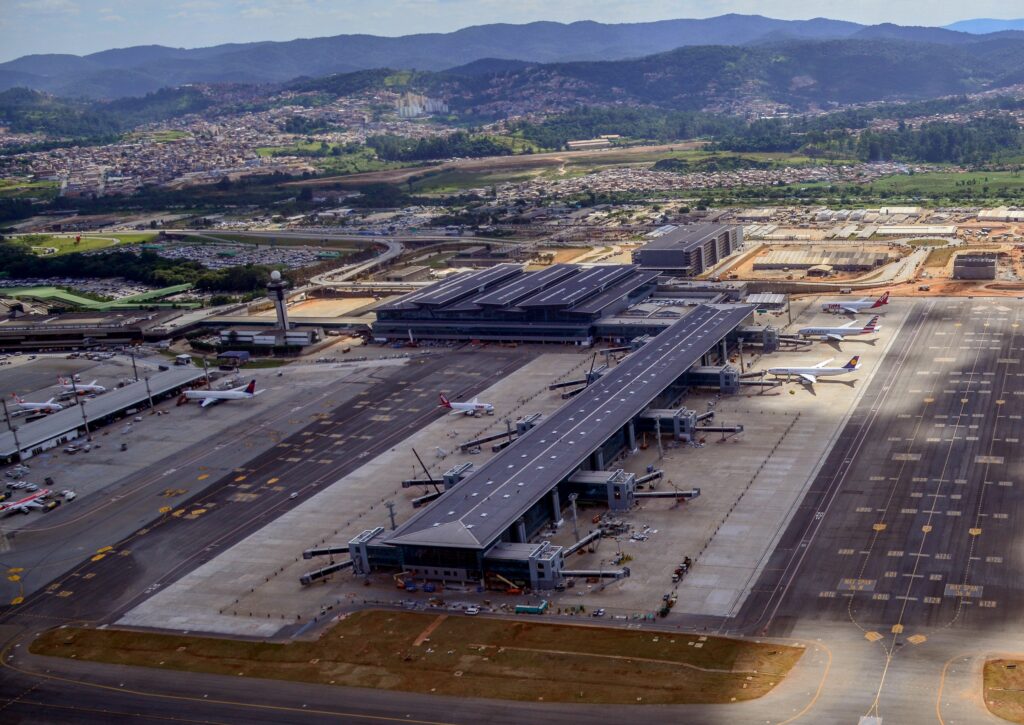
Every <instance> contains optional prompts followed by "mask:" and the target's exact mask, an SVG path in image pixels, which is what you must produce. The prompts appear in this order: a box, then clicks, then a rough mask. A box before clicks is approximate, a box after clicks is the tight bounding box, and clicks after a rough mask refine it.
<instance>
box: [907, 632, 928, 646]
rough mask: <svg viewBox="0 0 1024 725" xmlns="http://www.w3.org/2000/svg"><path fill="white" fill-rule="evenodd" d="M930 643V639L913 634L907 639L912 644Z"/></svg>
mask: <svg viewBox="0 0 1024 725" xmlns="http://www.w3.org/2000/svg"><path fill="white" fill-rule="evenodd" d="M927 641H928V638H927V637H926V636H924V635H923V634H912V635H910V636H909V637H907V642H909V643H910V644H924V643H925V642H927Z"/></svg>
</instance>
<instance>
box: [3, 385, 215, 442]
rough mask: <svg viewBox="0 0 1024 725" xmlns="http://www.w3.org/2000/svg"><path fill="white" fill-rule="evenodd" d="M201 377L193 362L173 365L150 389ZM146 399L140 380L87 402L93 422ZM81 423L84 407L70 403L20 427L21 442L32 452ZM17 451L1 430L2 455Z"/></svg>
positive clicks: (11, 437)
mask: <svg viewBox="0 0 1024 725" xmlns="http://www.w3.org/2000/svg"><path fill="white" fill-rule="evenodd" d="M201 377H203V371H202V370H198V369H196V368H194V367H192V366H191V365H189V366H183V367H172V368H171V369H170V370H167V371H164V372H159V373H156V374H155V375H151V376H150V377H149V389H150V392H152V394H153V395H163V394H164V393H166V392H168V391H170V390H174V389H175V388H179V387H181V386H183V385H188V384H189V383H191V382H193V381H196V380H199V379H200V378H201ZM146 400H147V395H146V383H145V382H143V381H141V380H140V381H139V382H137V383H130V384H128V385H125V386H124V387H123V388H116V389H114V390H111V391H109V392H106V393H103V394H102V395H98V396H96V397H95V398H91V399H89V400H85V401H84V402H83V405H84V406H85V413H86V415H87V416H88V418H89V421H90V422H92V421H94V420H100V419H101V418H105V417H106V416H108V415H113V414H114V413H119V412H121V411H123V410H126V409H127V408H133V407H135V406H137V405H141V404H142V403H144V402H146ZM81 426H82V410H81V409H80V408H79V407H78V404H77V403H75V404H74V405H67V406H66V407H65V408H64V410H61V411H58V412H56V413H53V414H51V415H48V416H46V417H45V418H43V419H41V420H37V421H34V422H32V423H27V424H25V425H23V426H21V427H20V428H18V443H19V444H21V450H23V451H28V450H31V449H32V448H34V447H36V446H39V445H42V444H43V443H46V442H47V441H51V440H53V439H54V438H58V437H60V436H62V435H65V434H67V433H71V432H73V431H75V430H77V429H78V428H80V427H81ZM16 452H17V446H16V445H15V443H14V434H13V433H11V432H10V431H4V432H3V433H0V456H2V457H8V456H13V455H14V454H15V453H16Z"/></svg>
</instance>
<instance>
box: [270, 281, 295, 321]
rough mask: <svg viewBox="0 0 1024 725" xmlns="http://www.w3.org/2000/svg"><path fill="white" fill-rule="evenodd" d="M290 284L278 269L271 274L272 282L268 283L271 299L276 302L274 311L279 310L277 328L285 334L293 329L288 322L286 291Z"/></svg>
mask: <svg viewBox="0 0 1024 725" xmlns="http://www.w3.org/2000/svg"><path fill="white" fill-rule="evenodd" d="M287 287H288V283H287V282H286V281H284V280H283V279H281V273H280V272H278V271H277V270H276V269H275V270H274V271H273V272H271V273H270V281H269V282H267V289H268V290H269V291H270V298H271V299H272V300H273V301H274V309H275V310H277V326H278V327H280V328H281V330H282V331H283V332H288V330H289V329H291V324H290V323H289V322H288V301H287V299H285V296H284V291H285V289H286V288H287Z"/></svg>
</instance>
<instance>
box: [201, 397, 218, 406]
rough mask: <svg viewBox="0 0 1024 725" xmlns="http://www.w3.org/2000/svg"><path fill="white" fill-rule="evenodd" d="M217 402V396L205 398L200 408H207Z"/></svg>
mask: <svg viewBox="0 0 1024 725" xmlns="http://www.w3.org/2000/svg"><path fill="white" fill-rule="evenodd" d="M216 404H217V398H203V402H202V403H200V404H199V407H200V408H207V407H209V406H211V405H216Z"/></svg>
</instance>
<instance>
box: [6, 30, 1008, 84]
mask: <svg viewBox="0 0 1024 725" xmlns="http://www.w3.org/2000/svg"><path fill="white" fill-rule="evenodd" d="M1014 22H1015V21H983V20H978V21H965V23H967V25H963V24H957V25H963V27H954V28H932V27H908V26H898V25H891V24H882V25H870V26H868V25H860V24H857V23H851V22H846V21H839V20H829V19H825V18H815V19H812V20H777V19H773V18H767V17H763V16H759V15H722V16H719V17H715V18H707V19H701V20H687V19H681V20H662V21H656V22H648V23H623V24H602V23H597V22H591V21H583V22H576V23H569V24H562V23H553V22H535V23H528V24H524V25H509V24H492V25H478V26H474V27H468V28H463V29H462V30H457V31H455V32H452V33H424V34H418V35H407V36H402V37H397V38H389V37H379V36H372V35H336V36H332V37H324V38H312V39H300V40H291V41H285V42H269V41H268V42H256V43H230V44H225V45H217V46H212V47H207V48H193V49H184V48H170V47H165V46H160V45H146V46H135V47H131V48H121V49H116V50H106V51H102V52H99V53H92V54H90V55H85V56H78V55H69V54H43V55H28V56H23V57H21V58H17V59H15V60H12V61H8V62H6V63H2V64H0V90H4V89H7V88H14V87H27V88H32V89H36V90H42V91H46V92H49V93H53V94H56V95H59V96H68V97H87V98H107V99H110V98H120V97H125V96H140V95H144V94H146V93H150V92H153V91H156V90H158V89H160V88H165V87H173V86H181V85H185V84H189V83H247V84H263V83H281V82H287V81H289V80H291V79H294V78H297V77H300V76H305V77H318V76H326V75H330V74H336V73H348V72H353V71H359V70H366V69H373V68H383V67H389V68H403V69H418V70H427V71H441V70H445V69H448V68H452V67H456V66H466V65H467V64H473V63H476V62H478V61H481V60H483V59H490V60H489V62H490V63H492V64H493V63H497V62H498V61H522V62H526V63H529V64H541V63H543V64H551V63H556V64H558V63H574V62H602V61H616V60H623V59H631V58H638V57H645V56H651V55H656V54H660V53H665V52H668V51H673V50H675V49H678V48H686V47H692V46H723V47H758V46H765V45H777V44H780V43H783V44H792V43H798V42H810V41H840V40H849V41H876V40H888V41H902V42H907V43H927V44H933V45H939V46H947V47H951V48H953V49H956V48H964V47H967V46H971V47H974V46H977V44H979V43H986V42H989V43H990V42H994V41H1012V40H1018V39H1020V40H1024V31H1021V30H1017V29H1015V28H1016V27H1017V26H1014V25H1013V23H1014ZM970 23H975V25H970ZM985 23H988V24H989V25H985ZM999 23H1002V24H1003V25H1000V24H999ZM989 27H991V28H994V29H995V30H994V32H990V31H989V30H986V28H989ZM985 75H991V73H987V74H985Z"/></svg>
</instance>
